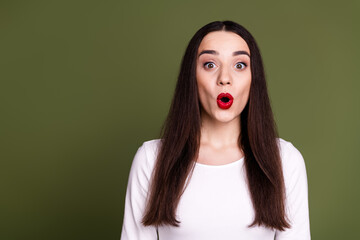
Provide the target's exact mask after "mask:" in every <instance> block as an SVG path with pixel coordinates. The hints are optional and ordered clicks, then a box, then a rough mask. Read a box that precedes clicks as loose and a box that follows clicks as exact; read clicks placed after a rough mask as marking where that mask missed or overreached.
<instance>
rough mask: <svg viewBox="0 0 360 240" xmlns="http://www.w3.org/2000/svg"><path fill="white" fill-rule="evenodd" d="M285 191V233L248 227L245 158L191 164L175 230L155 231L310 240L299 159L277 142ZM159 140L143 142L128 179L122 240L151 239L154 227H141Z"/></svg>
mask: <svg viewBox="0 0 360 240" xmlns="http://www.w3.org/2000/svg"><path fill="white" fill-rule="evenodd" d="M279 143H280V155H281V159H282V166H283V172H284V181H285V189H286V202H285V205H286V211H287V214H288V218H289V220H290V224H291V228H290V229H286V230H285V231H277V230H272V229H269V228H265V227H262V226H261V227H258V226H256V227H248V225H249V224H251V223H252V221H253V220H254V209H253V206H252V202H251V198H250V193H249V190H248V187H247V185H246V179H245V168H244V159H243V158H242V159H239V160H238V161H235V162H232V163H229V164H225V165H217V166H214V165H204V164H200V163H196V165H195V168H194V172H193V174H192V177H191V178H190V181H189V183H188V186H187V188H186V189H185V191H184V193H183V195H182V196H181V199H180V202H179V205H178V207H177V211H176V216H177V220H179V221H180V227H173V226H162V227H159V229H158V233H159V239H160V240H163V239H165V240H235V239H236V240H239V239H245V240H255V239H256V240H257V239H259V240H270V239H271V240H274V238H275V239H276V240H297V239H298V240H308V239H310V224H309V208H308V186H307V176H306V168H305V163H304V159H303V157H302V155H301V153H300V152H299V151H298V150H297V149H296V148H295V147H294V146H293V145H292V144H291V143H290V142H287V141H285V140H283V139H281V138H279ZM159 145H160V140H158V139H156V140H151V141H147V142H144V143H143V145H142V146H141V147H140V148H139V149H138V151H137V153H136V155H135V157H134V160H133V163H132V166H131V170H130V174H129V181H128V186H127V191H126V199H125V210H124V221H123V228H122V234H121V240H156V239H157V233H156V228H155V227H152V226H151V227H149V226H147V227H145V226H143V225H142V224H141V219H142V216H143V214H144V208H145V204H146V198H147V193H148V187H149V181H150V178H151V174H152V171H153V167H154V164H155V161H156V156H157V151H158V149H159Z"/></svg>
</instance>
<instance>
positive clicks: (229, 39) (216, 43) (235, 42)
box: [198, 31, 250, 53]
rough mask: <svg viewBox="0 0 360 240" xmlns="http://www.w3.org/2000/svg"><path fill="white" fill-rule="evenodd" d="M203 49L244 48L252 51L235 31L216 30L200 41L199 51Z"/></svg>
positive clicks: (224, 49)
mask: <svg viewBox="0 0 360 240" xmlns="http://www.w3.org/2000/svg"><path fill="white" fill-rule="evenodd" d="M203 50H216V51H219V52H222V51H231V52H233V51H239V50H244V51H247V52H249V53H250V49H249V47H248V45H247V43H246V42H245V40H244V39H243V38H242V37H240V36H239V35H237V34H236V33H233V32H226V31H215V32H210V33H208V34H207V35H206V36H205V37H204V38H203V40H202V41H201V43H200V46H199V49H198V53H200V52H201V51H203Z"/></svg>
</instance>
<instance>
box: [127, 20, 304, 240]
mask: <svg viewBox="0 0 360 240" xmlns="http://www.w3.org/2000/svg"><path fill="white" fill-rule="evenodd" d="M274 238H275V239H278V240H279V239H282V240H286V239H288V240H290V239H291V240H295V239H299V240H300V239H301V240H306V239H310V227H309V210H308V192H307V178H306V169H305V164H304V160H303V158H302V155H301V154H300V152H299V151H298V150H297V149H296V148H295V147H294V146H293V145H292V144H291V143H290V142H287V141H285V140H283V139H281V138H278V137H277V132H276V127H275V123H274V120H273V114H272V111H271V107H270V102H269V97H268V93H267V88H266V81H265V76H264V69H263V64H262V60H261V55H260V52H259V49H258V47H257V45H256V42H255V40H254V38H253V37H252V35H251V34H250V33H249V32H248V31H247V30H246V29H245V28H244V27H242V26H240V25H239V24H237V23H234V22H231V21H224V22H212V23H209V24H207V25H206V26H204V27H202V28H201V29H200V30H198V32H197V33H196V34H195V35H194V36H193V38H192V39H191V41H190V43H189V45H188V47H187V49H186V52H185V55H184V57H183V60H182V64H181V70H180V74H179V77H178V82H177V86H176V90H175V95H174V98H173V101H172V105H171V108H170V112H169V115H168V118H167V120H166V122H165V125H164V130H163V134H162V138H161V139H158V140H152V141H147V142H145V143H144V144H143V145H142V146H141V147H140V148H139V149H138V151H137V153H136V155H135V158H134V160H133V164H132V167H131V171H130V175H129V182H128V187H127V192H126V203H125V214H124V223H123V230H122V236H121V239H122V240H128V239H129V240H148V239H149V240H152V239H154V240H155V239H165V240H185V239H186V240H187V239H189V240H215V239H216V240H223V239H224V240H232V239H246V240H252V239H261V240H268V239H269V240H270V239H272V240H273V239H274Z"/></svg>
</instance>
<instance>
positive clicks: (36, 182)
mask: <svg viewBox="0 0 360 240" xmlns="http://www.w3.org/2000/svg"><path fill="white" fill-rule="evenodd" d="M359 12H360V4H359V1H355V0H354V1H241V0H234V1H212V0H207V1H172V0H171V1H170V0H169V1H132V2H130V1H120V0H117V1H115V0H112V1H61V0H59V1H51V0H48V1H1V2H0V28H1V35H0V68H1V69H0V79H1V85H0V109H1V117H0V134H1V135H0V136H1V139H0V160H1V161H0V164H1V165H0V194H1V195H0V239H1V240H8V239H9V240H12V239H54V240H55V239H87V240H89V239H102V240H103V239H104V240H105V239H108V240H110V239H111V240H112V239H114V240H116V239H119V237H120V232H121V226H122V219H123V208H124V198H125V191H126V184H127V177H128V172H129V169H130V166H131V161H132V158H133V156H134V154H135V152H136V150H137V148H138V147H139V146H140V145H141V143H142V142H143V141H146V140H150V139H153V138H158V136H159V131H160V127H161V125H162V123H163V121H164V119H165V117H166V115H167V111H168V108H169V105H170V100H171V97H172V94H173V90H174V86H175V81H176V77H177V74H178V70H179V64H180V61H181V58H182V55H183V53H184V50H185V47H186V45H187V43H188V41H189V40H190V38H191V36H192V35H193V34H194V33H195V31H196V30H197V29H199V28H200V27H201V26H203V25H205V24H206V23H208V22H210V21H214V20H233V21H236V22H239V23H240V24H242V25H244V26H245V27H246V28H248V29H249V30H250V32H252V34H253V35H254V36H255V38H256V39H257V41H258V44H259V46H260V49H261V51H262V54H263V58H264V63H265V68H266V74H267V79H268V84H269V91H270V96H271V100H272V105H273V110H274V113H275V117H276V120H277V124H278V128H279V133H280V136H281V137H282V138H284V139H286V140H288V141H291V142H292V143H293V144H294V145H295V146H296V147H297V148H298V149H299V150H300V151H301V153H302V154H303V156H304V158H305V161H306V166H307V171H308V182H309V203H310V222H311V233H312V238H313V239H324V240H325V239H326V240H332V239H360V232H359V229H358V228H359V216H360V208H359V205H358V204H359V202H360V191H359V186H358V184H359V180H360V175H359V173H358V172H359V170H360V169H359V166H360V163H359V160H360V151H359V149H360V146H359V143H360V138H359V134H360V127H359V122H360V109H359V103H360V97H359V95H358V91H359V90H360V89H359V88H360V79H359V76H360V71H359V69H360V68H359V64H360V61H359V55H360V51H359V43H360V33H359V29H360V26H359V25H360V24H359V23H360V14H359Z"/></svg>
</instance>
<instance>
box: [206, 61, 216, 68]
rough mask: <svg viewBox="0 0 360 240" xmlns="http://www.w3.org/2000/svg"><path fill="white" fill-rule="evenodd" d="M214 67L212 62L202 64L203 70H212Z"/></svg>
mask: <svg viewBox="0 0 360 240" xmlns="http://www.w3.org/2000/svg"><path fill="white" fill-rule="evenodd" d="M215 66H216V65H215V63H213V62H206V63H204V67H205V68H209V69H211V68H214V67H215Z"/></svg>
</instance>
